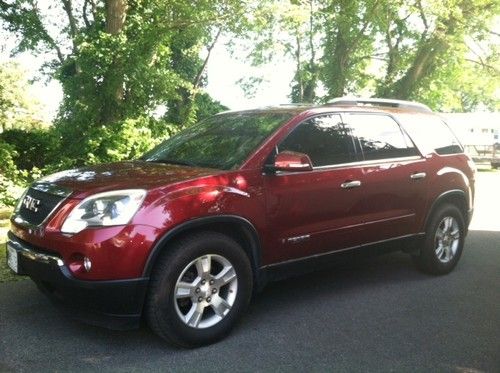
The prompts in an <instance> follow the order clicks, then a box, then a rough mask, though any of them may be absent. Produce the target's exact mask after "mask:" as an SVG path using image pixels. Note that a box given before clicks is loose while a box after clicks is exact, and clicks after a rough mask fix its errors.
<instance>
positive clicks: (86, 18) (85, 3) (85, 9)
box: [82, 0, 90, 29]
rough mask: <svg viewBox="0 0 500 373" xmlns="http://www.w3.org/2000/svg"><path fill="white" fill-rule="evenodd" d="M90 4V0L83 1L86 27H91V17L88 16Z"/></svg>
mask: <svg viewBox="0 0 500 373" xmlns="http://www.w3.org/2000/svg"><path fill="white" fill-rule="evenodd" d="M88 6H89V0H85V1H84V2H83V9H82V18H83V22H84V23H85V27H86V28H88V29H89V28H90V22H89V18H88V16H87V8H88Z"/></svg>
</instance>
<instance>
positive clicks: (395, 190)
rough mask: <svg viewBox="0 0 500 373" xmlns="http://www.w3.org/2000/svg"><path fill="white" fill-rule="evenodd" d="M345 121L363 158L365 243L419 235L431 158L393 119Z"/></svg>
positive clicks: (376, 116)
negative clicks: (423, 154) (418, 228)
mask: <svg viewBox="0 0 500 373" xmlns="http://www.w3.org/2000/svg"><path fill="white" fill-rule="evenodd" d="M342 117H343V121H344V123H345V126H346V128H348V129H349V130H350V131H351V133H352V135H353V138H354V140H355V146H356V148H357V150H358V152H359V153H360V154H362V157H363V162H362V163H361V167H360V172H361V174H362V175H361V176H360V179H361V182H362V186H361V187H360V190H362V192H363V206H364V207H363V215H364V217H363V220H364V223H365V225H364V228H363V241H364V243H371V242H377V241H384V240H388V239H391V238H395V237H401V236H406V235H411V234H414V233H417V226H418V221H419V218H420V217H421V215H422V214H423V213H424V209H425V203H426V190H427V180H428V173H429V170H428V167H427V163H426V161H425V158H424V157H422V156H421V155H420V153H419V152H418V150H417V148H416V147H415V145H414V143H413V142H412V141H411V139H410V138H409V136H408V135H407V134H406V132H405V131H404V130H403V129H402V128H401V127H400V125H399V124H398V123H397V122H396V120H395V119H394V118H393V117H392V116H390V115H386V114H381V113H345V114H342Z"/></svg>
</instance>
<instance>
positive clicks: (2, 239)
mask: <svg viewBox="0 0 500 373" xmlns="http://www.w3.org/2000/svg"><path fill="white" fill-rule="evenodd" d="M10 213H11V211H10V210H7V209H1V210H0V283H1V282H8V281H17V280H21V279H23V278H25V277H22V276H18V275H16V274H14V272H12V271H11V270H10V269H9V267H7V258H6V257H5V255H6V253H5V243H6V242H7V232H8V230H9V227H10V223H9V220H8V217H9V216H10Z"/></svg>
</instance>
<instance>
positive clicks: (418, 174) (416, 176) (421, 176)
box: [410, 172, 427, 180]
mask: <svg viewBox="0 0 500 373" xmlns="http://www.w3.org/2000/svg"><path fill="white" fill-rule="evenodd" d="M426 176H427V174H426V173H425V172H416V173H414V174H411V175H410V179H412V180H418V179H424V178H425V177H426Z"/></svg>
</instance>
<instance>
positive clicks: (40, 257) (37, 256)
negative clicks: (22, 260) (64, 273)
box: [7, 240, 64, 267]
mask: <svg viewBox="0 0 500 373" xmlns="http://www.w3.org/2000/svg"><path fill="white" fill-rule="evenodd" d="M7 245H9V246H11V247H13V248H14V249H16V251H17V252H18V253H19V255H22V256H24V257H26V258H28V259H30V260H34V261H36V262H40V263H45V264H51V263H55V264H57V265H58V266H59V267H62V266H64V262H63V261H62V259H61V258H58V257H57V256H54V255H49V254H45V253H40V252H38V251H34V250H32V249H28V248H27V247H25V246H23V245H22V244H21V243H19V242H16V241H12V240H9V241H7Z"/></svg>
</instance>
